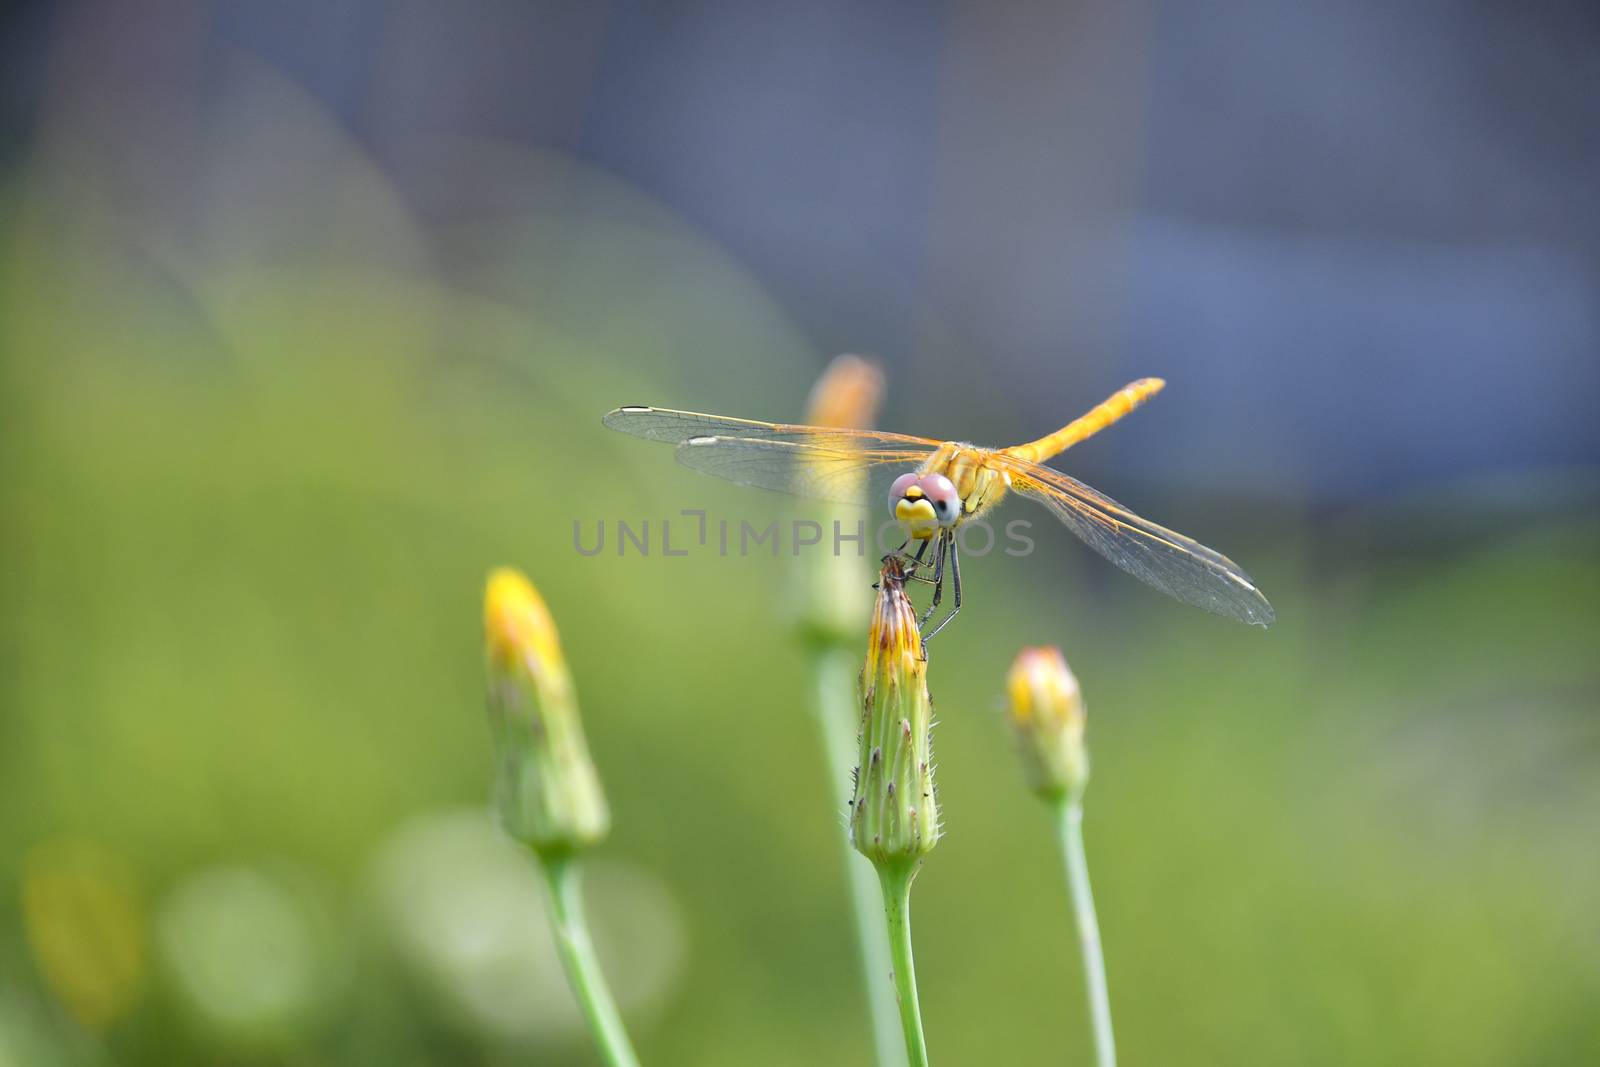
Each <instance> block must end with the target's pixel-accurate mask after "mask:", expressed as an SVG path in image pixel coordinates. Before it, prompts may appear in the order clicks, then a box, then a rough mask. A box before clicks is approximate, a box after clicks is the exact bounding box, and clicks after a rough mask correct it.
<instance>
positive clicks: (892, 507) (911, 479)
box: [880, 471, 922, 515]
mask: <svg viewBox="0 0 1600 1067" xmlns="http://www.w3.org/2000/svg"><path fill="white" fill-rule="evenodd" d="M880 484H881V483H880ZM912 486H917V475H916V473H915V472H914V471H913V472H908V473H906V474H902V475H901V476H900V477H898V478H896V479H895V480H894V484H893V485H891V486H890V487H889V513H890V514H891V515H892V514H895V513H896V509H897V508H899V506H900V501H902V500H904V499H906V492H907V491H908V490H909V489H911V487H912ZM916 497H917V499H919V500H920V499H921V498H922V487H921V486H917V494H916Z"/></svg>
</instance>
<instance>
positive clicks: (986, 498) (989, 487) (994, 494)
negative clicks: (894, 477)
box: [918, 441, 1010, 523]
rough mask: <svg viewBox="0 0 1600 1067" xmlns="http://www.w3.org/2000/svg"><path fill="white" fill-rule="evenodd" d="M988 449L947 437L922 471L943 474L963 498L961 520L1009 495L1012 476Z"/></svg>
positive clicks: (923, 466)
mask: <svg viewBox="0 0 1600 1067" xmlns="http://www.w3.org/2000/svg"><path fill="white" fill-rule="evenodd" d="M990 455H991V453H990V452H989V450H988V449H985V448H979V447H977V446H976V445H968V444H961V443H959V442H955V441H947V442H945V443H944V444H943V445H941V446H940V447H939V450H938V451H937V452H935V453H934V454H933V455H931V456H929V457H928V461H927V462H926V463H924V464H923V465H922V467H921V469H920V470H919V471H918V473H919V474H921V475H922V476H923V477H928V476H930V475H943V476H944V477H945V478H948V479H949V480H950V484H951V485H952V486H954V487H955V491H956V495H957V496H958V497H960V498H961V513H960V514H959V515H957V516H956V519H955V521H956V522H957V523H959V522H961V521H963V520H965V519H970V518H972V517H973V516H974V515H977V514H978V513H979V512H981V511H983V510H984V509H985V508H987V507H989V506H990V505H992V504H995V503H998V502H999V500H1000V498H1001V497H1003V496H1005V493H1006V489H1007V487H1008V486H1009V484H1010V482H1009V479H1007V478H1006V475H1005V473H1004V472H1003V471H1001V470H998V469H996V468H995V466H994V465H993V464H991V463H990V462H989V457H990Z"/></svg>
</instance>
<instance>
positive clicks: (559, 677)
mask: <svg viewBox="0 0 1600 1067" xmlns="http://www.w3.org/2000/svg"><path fill="white" fill-rule="evenodd" d="M484 632H485V638H486V640H485V645H486V650H487V659H488V672H489V726H490V730H491V733H492V737H493V743H494V765H495V766H494V774H495V783H494V801H495V807H496V809H497V811H498V813H499V817H500V824H501V825H502V826H503V827H504V828H505V831H506V833H508V834H509V835H511V836H512V837H513V838H515V839H516V840H518V841H521V842H522V843H523V844H526V845H528V846H530V847H532V848H533V849H534V850H536V851H537V852H539V853H541V854H545V853H561V852H570V851H573V850H575V849H579V848H583V847H585V846H587V845H592V844H594V843H596V842H598V841H600V840H601V839H602V838H604V837H605V835H606V831H607V830H608V829H609V828H610V824H611V817H610V813H609V812H608V811H607V809H606V798H605V794H604V793H602V792H601V790H600V777H599V775H598V774H596V773H595V769H594V764H593V762H591V761H590V759H589V747H588V745H587V743H586V742H585V741H584V737H583V724H582V723H581V722H580V721H579V719H578V702H577V698H576V696H575V695H574V693H573V689H572V678H571V676H570V675H569V674H568V673H567V663H566V660H565V658H564V657H563V656H562V655H561V641H560V638H559V637H558V636H557V634H556V627H555V623H554V621H552V620H551V618H550V612H549V610H548V609H547V608H546V607H545V605H544V601H543V600H541V599H540V598H539V594H538V593H537V592H536V591H535V590H534V588H533V585H532V584H531V583H530V582H529V581H528V579H527V578H525V577H524V576H523V575H522V574H521V573H519V572H517V571H514V570H511V569H509V568H501V569H499V570H497V571H495V572H494V573H493V574H491V575H490V576H489V584H488V589H487V592H486V594H485V596H484Z"/></svg>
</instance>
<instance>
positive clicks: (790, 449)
mask: <svg viewBox="0 0 1600 1067" xmlns="http://www.w3.org/2000/svg"><path fill="white" fill-rule="evenodd" d="M800 428H801V427H795V429H800ZM816 433H817V434H818V435H824V436H825V437H827V438H836V439H835V440H834V442H833V443H831V444H823V443H820V442H819V441H818V440H808V441H784V440H773V439H761V438H752V437H691V438H689V439H688V440H687V441H685V442H683V443H682V444H680V445H679V446H678V461H679V462H680V463H682V464H683V465H684V466H686V467H692V468H694V469H695V470H697V471H703V472H704V473H706V474H710V475H712V476H713V477H717V478H723V479H725V480H727V481H730V482H736V483H738V484H739V485H754V486H759V487H760V488H762V489H775V490H777V491H778V492H780V493H792V494H794V495H795V496H803V497H810V498H812V499H815V500H831V501H835V502H837V503H840V504H860V505H863V506H865V507H876V506H881V505H882V504H883V502H884V501H886V500H887V499H888V493H889V484H890V483H891V482H892V481H893V480H894V479H895V477H896V476H897V475H899V474H902V473H904V472H905V471H907V470H910V469H911V468H913V467H915V466H916V465H918V464H920V463H921V462H922V461H923V460H925V459H927V458H928V455H929V454H930V453H931V452H933V450H934V449H935V448H936V447H938V446H937V444H936V443H935V442H933V441H929V442H927V443H926V444H924V445H918V446H915V447H909V448H908V447H898V448H863V447H858V445H857V442H856V440H855V439H856V438H857V437H868V438H871V437H874V436H877V435H874V434H857V433H854V432H850V431H834V430H818V431H816ZM913 440H914V439H913Z"/></svg>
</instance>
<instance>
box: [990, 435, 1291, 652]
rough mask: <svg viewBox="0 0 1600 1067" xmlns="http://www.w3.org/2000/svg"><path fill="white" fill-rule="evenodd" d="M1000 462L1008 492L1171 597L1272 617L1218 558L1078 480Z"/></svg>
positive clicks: (1000, 458) (1259, 620) (1262, 620)
mask: <svg viewBox="0 0 1600 1067" xmlns="http://www.w3.org/2000/svg"><path fill="white" fill-rule="evenodd" d="M995 462H996V463H997V464H998V465H999V466H1000V467H1001V468H1002V469H1004V470H1006V471H1007V472H1008V473H1009V474H1010V475H1011V487H1012V489H1014V490H1016V491H1017V492H1019V493H1021V494H1022V495H1024V496H1027V497H1031V498H1032V499H1034V500H1037V501H1038V502H1039V503H1041V504H1043V505H1044V506H1045V507H1047V508H1049V509H1050V510H1051V511H1052V512H1053V513H1054V514H1055V516H1056V517H1057V518H1058V519H1060V520H1061V521H1062V522H1063V523H1064V524H1065V525H1066V527H1067V529H1069V530H1071V531H1072V532H1073V533H1075V534H1077V535H1078V537H1079V538H1081V539H1082V540H1083V542H1084V543H1085V544H1087V545H1088V546H1089V547H1090V548H1092V549H1094V550H1095V551H1096V552H1098V553H1100V555H1102V556H1104V557H1105V558H1106V559H1108V560H1110V561H1111V562H1112V563H1114V564H1116V565H1117V566H1118V567H1120V568H1122V569H1123V570H1125V571H1127V572H1128V573H1129V574H1131V575H1133V576H1134V577H1135V578H1138V579H1139V580H1140V581H1142V582H1145V583H1147V584H1149V585H1153V586H1155V587H1156V588H1157V589H1159V590H1161V591H1162V592H1163V593H1166V594H1167V595H1168V596H1171V597H1175V598H1177V599H1178V600H1181V601H1183V602H1184V603H1186V604H1193V605H1194V606H1195V607H1198V608H1204V609H1205V610H1207V611H1209V612H1212V613H1214V614H1217V615H1221V616H1223V617H1224V618H1229V619H1236V620H1238V621H1239V622H1246V623H1253V624H1254V625H1256V626H1266V625H1267V624H1268V623H1270V622H1272V620H1273V617H1274V612H1273V610H1272V605H1271V604H1269V603H1267V598H1266V597H1264V596H1262V595H1261V591H1260V590H1259V589H1257V588H1256V587H1255V583H1253V582H1252V581H1251V580H1250V576H1249V575H1248V574H1246V573H1245V572H1244V571H1243V569H1241V568H1240V567H1239V565H1238V564H1237V563H1235V562H1233V560H1231V559H1229V558H1228V557H1227V556H1224V555H1223V554H1222V553H1220V552H1215V551H1212V550H1211V549H1209V548H1207V547H1205V546H1204V545H1202V544H1199V543H1197V542H1195V541H1191V540H1190V539H1189V538H1187V537H1185V536H1183V535H1182V534H1180V533H1175V532H1174V531H1172V530H1169V529H1167V528H1166V527H1165V526H1158V525H1156V524H1155V523H1153V522H1150V521H1149V520H1148V519H1142V518H1140V517H1139V516H1137V515H1135V514H1134V513H1133V512H1131V511H1129V510H1128V509H1127V508H1125V507H1123V506H1122V505H1121V504H1118V503H1117V502H1116V501H1115V500H1112V499H1111V498H1110V497H1108V496H1106V495H1105V494H1103V493H1099V492H1097V491H1095V490H1093V489H1091V488H1089V487H1088V486H1087V485H1084V484H1083V483H1082V482H1080V481H1078V480H1077V479H1076V478H1071V477H1068V476H1067V475H1065V474H1062V473H1061V472H1060V471H1058V470H1053V469H1051V468H1050V467H1045V466H1041V465H1039V464H1036V463H1029V462H1028V461H1027V460H1023V459H1018V458H1016V457H1012V456H1004V455H997V457H996V459H995Z"/></svg>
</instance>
